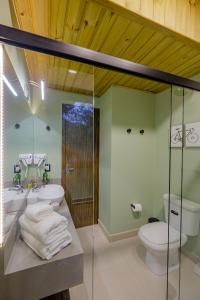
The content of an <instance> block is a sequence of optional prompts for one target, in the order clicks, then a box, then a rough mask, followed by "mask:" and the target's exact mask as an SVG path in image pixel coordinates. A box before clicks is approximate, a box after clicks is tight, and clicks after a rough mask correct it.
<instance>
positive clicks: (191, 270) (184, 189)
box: [167, 86, 200, 300]
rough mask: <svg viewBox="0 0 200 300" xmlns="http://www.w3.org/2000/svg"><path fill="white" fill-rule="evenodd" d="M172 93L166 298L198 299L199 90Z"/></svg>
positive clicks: (199, 290) (199, 254)
mask: <svg viewBox="0 0 200 300" xmlns="http://www.w3.org/2000/svg"><path fill="white" fill-rule="evenodd" d="M171 96H172V97H171V116H170V119H171V125H170V128H171V135H170V140H171V147H170V176H169V191H170V197H169V202H168V224H169V228H168V229H169V230H168V237H169V246H168V284H167V299H169V300H172V299H175V300H187V299H190V300H197V299H199V295H200V285H199V283H200V242H199V241H200V238H199V237H200V235H199V223H200V200H199V199H200V198H199V195H200V185H199V182H200V155H199V154H200V152H199V151H200V117H199V116H200V102H199V98H200V97H199V96H200V93H199V92H197V91H193V90H189V89H184V88H181V87H176V86H173V87H172V94H171ZM174 230H175V231H174ZM173 249H176V251H174V250H173ZM173 251H174V252H173ZM172 263H174V266H173V265H172Z"/></svg>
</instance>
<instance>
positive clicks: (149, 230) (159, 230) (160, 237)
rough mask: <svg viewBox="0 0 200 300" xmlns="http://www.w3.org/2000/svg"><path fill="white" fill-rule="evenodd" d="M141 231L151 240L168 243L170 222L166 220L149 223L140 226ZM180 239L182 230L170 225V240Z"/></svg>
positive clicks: (157, 242) (160, 243) (171, 241)
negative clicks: (179, 230) (165, 221)
mask: <svg viewBox="0 0 200 300" xmlns="http://www.w3.org/2000/svg"><path fill="white" fill-rule="evenodd" d="M140 233H141V234H142V235H143V236H144V238H145V239H147V240H148V241H149V242H151V243H154V244H157V245H163V244H167V243H168V224H167V223H164V222H154V223H148V224H146V225H144V226H142V227H141V228H140ZM179 240H180V232H178V231H177V230H175V229H174V228H172V227H171V226H170V227H169V242H170V243H175V242H178V241H179Z"/></svg>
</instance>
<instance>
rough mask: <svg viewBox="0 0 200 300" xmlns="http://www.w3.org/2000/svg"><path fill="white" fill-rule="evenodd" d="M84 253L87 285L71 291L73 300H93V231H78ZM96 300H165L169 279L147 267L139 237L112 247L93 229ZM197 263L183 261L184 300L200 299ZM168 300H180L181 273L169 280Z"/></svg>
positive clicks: (83, 229)
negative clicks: (179, 283) (179, 277)
mask: <svg viewBox="0 0 200 300" xmlns="http://www.w3.org/2000/svg"><path fill="white" fill-rule="evenodd" d="M78 233H79V236H80V240H81V243H82V246H83V248H84V252H85V261H84V264H85V265H84V267H85V270H84V284H82V285H80V286H78V287H74V288H73V289H71V290H70V294H71V300H91V299H92V296H91V295H92V245H93V242H92V234H93V229H92V227H84V228H81V229H78ZM94 237H95V238H94V248H95V254H94V298H93V299H94V300H133V299H138V300H166V276H156V275H154V274H153V273H152V272H150V271H149V269H148V268H147V266H146V265H145V263H144V255H145V249H144V248H143V246H142V245H141V244H140V241H139V240H138V238H137V237H133V238H129V239H126V240H121V241H117V242H113V243H109V242H108V241H107V239H106V238H105V236H104V234H103V232H102V231H101V228H100V227H99V226H98V225H95V226H94ZM193 267H194V263H193V262H192V261H191V260H190V259H188V258H187V257H185V256H183V257H182V272H181V274H182V285H181V300H199V299H200V277H198V276H197V275H195V274H194V273H193ZM168 299H169V300H178V271H176V272H172V273H170V276H169V298H168Z"/></svg>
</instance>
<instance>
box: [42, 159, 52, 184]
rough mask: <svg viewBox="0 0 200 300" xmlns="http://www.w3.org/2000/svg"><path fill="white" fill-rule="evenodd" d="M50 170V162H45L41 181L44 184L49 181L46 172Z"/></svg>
mask: <svg viewBox="0 0 200 300" xmlns="http://www.w3.org/2000/svg"><path fill="white" fill-rule="evenodd" d="M50 171H51V164H50V163H45V165H44V173H43V177H42V181H43V183H44V184H47V183H49V175H48V173H49V172H50Z"/></svg>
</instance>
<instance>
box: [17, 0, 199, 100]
mask: <svg viewBox="0 0 200 300" xmlns="http://www.w3.org/2000/svg"><path fill="white" fill-rule="evenodd" d="M12 4H13V7H14V9H15V13H16V16H17V20H18V25H19V28H20V29H22V30H25V31H29V32H32V33H36V34H39V35H42V36H46V37H49V38H52V39H56V40H58V41H64V42H69V43H72V44H76V45H79V46H82V47H86V48H90V49H93V50H96V51H100V52H104V53H107V54H110V55H113V56H117V57H121V58H124V59H128V60H131V61H133V62H137V63H140V64H144V65H147V66H151V67H153V68H157V69H159V70H163V71H166V72H170V73H172V74H176V75H180V76H184V77H191V76H193V75H195V74H197V73H200V45H199V43H198V42H196V41H193V40H190V39H189V38H187V37H184V36H182V35H180V34H178V33H176V32H173V31H171V30H169V29H167V28H165V27H163V26H161V25H159V24H156V23H154V22H152V21H150V20H148V19H145V18H144V17H142V16H139V15H137V14H136V13H135V12H131V11H129V10H127V9H126V8H123V7H120V6H118V5H116V4H115V3H111V2H110V1H107V0H59V1H57V0H51V1H50V0H42V1H41V0H26V1H24V0H12ZM25 55H26V59H27V64H28V68H29V73H30V79H31V80H34V81H39V80H40V79H42V78H44V79H45V80H46V81H47V83H48V86H49V87H52V88H56V89H60V90H65V91H70V92H79V93H85V94H90V93H91V90H92V73H93V71H94V74H95V76H94V85H95V88H94V91H95V95H96V96H101V95H102V94H103V93H104V92H105V91H106V90H107V89H108V88H109V87H110V86H111V85H120V86H125V87H129V88H135V89H140V90H144V91H150V92H153V93H158V92H160V91H162V90H164V89H165V88H166V85H164V84H160V83H157V82H152V81H149V80H144V79H141V78H136V77H131V76H128V75H124V74H120V73H114V72H111V71H108V70H103V69H96V68H95V70H93V68H92V67H89V66H87V65H83V64H79V63H75V62H71V61H67V60H63V59H60V58H56V57H51V56H47V55H42V54H39V53H34V52H31V51H26V52H25ZM68 70H76V71H77V74H70V73H69V72H68ZM85 73H87V74H88V76H85Z"/></svg>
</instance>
